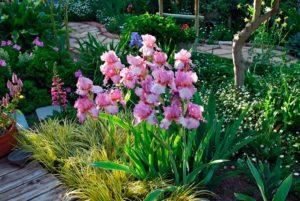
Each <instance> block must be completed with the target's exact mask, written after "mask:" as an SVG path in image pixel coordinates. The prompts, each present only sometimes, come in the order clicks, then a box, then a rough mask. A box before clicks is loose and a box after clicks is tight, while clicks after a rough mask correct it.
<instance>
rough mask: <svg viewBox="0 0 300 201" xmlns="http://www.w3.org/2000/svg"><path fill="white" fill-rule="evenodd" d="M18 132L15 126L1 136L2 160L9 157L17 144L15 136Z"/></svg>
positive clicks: (0, 149) (0, 150)
mask: <svg viewBox="0 0 300 201" xmlns="http://www.w3.org/2000/svg"><path fill="white" fill-rule="evenodd" d="M17 132H18V130H17V127H16V125H15V124H12V125H11V126H10V128H9V129H8V130H7V131H6V132H5V133H4V135H1V136H0V158H1V157H3V156H5V155H7V154H8V153H9V152H10V151H11V150H12V149H13V148H14V147H15V145H16V144H17V141H16V139H15V137H14V135H15V134H16V133H17Z"/></svg>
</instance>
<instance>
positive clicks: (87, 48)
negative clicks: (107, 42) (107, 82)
mask: <svg viewBox="0 0 300 201" xmlns="http://www.w3.org/2000/svg"><path fill="white" fill-rule="evenodd" d="M78 44H79V47H78V48H77V51H78V52H79V54H78V56H79V58H78V63H79V65H80V66H81V70H82V73H83V74H84V75H85V76H88V77H91V78H93V81H94V82H95V83H97V84H100V83H102V81H103V75H102V74H101V73H100V71H99V66H100V65H101V64H102V61H101V59H100V57H99V55H102V54H103V53H104V52H105V51H106V50H107V47H105V46H104V45H102V44H101V42H100V41H98V40H97V39H96V38H95V37H94V36H93V35H91V34H88V38H87V40H84V41H80V40H79V41H78Z"/></svg>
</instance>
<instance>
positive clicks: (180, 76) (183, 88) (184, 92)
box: [175, 71, 198, 100]
mask: <svg viewBox="0 0 300 201" xmlns="http://www.w3.org/2000/svg"><path fill="white" fill-rule="evenodd" d="M197 80H198V77H197V75H196V73H193V72H191V71H189V72H184V71H177V72H176V74H175V87H176V91H177V92H179V96H180V98H182V99H185V100H189V99H191V98H192V97H193V95H194V93H195V92H196V88H195V86H194V85H193V83H196V82H197Z"/></svg>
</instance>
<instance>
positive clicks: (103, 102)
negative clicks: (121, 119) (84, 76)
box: [95, 93, 119, 114]
mask: <svg viewBox="0 0 300 201" xmlns="http://www.w3.org/2000/svg"><path fill="white" fill-rule="evenodd" d="M95 102H96V105H97V106H98V108H99V109H104V110H105V111H106V112H107V113H109V114H117V113H118V112H119V108H118V106H117V104H116V103H115V102H113V101H112V99H111V97H110V95H109V94H108V93H99V94H97V97H96V99H95Z"/></svg>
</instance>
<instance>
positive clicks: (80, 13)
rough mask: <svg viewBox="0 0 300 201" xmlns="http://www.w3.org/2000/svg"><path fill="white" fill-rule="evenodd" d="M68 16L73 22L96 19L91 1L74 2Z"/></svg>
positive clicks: (78, 0) (76, 0)
mask: <svg viewBox="0 0 300 201" xmlns="http://www.w3.org/2000/svg"><path fill="white" fill-rule="evenodd" d="M68 15H69V18H70V20H73V21H86V20H92V19H94V18H95V17H94V14H93V7H92V3H91V1H90V0H86V1H85V0H73V1H70V2H69V10H68Z"/></svg>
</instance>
